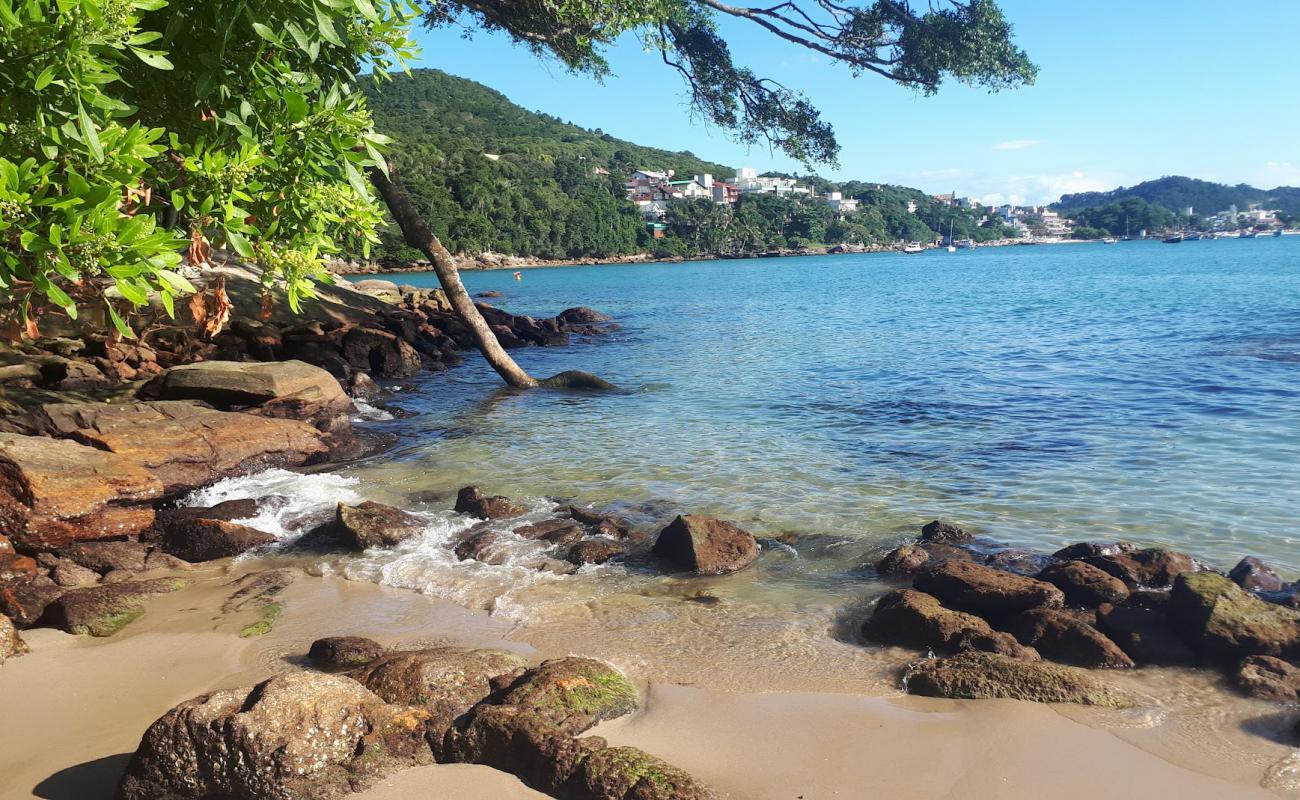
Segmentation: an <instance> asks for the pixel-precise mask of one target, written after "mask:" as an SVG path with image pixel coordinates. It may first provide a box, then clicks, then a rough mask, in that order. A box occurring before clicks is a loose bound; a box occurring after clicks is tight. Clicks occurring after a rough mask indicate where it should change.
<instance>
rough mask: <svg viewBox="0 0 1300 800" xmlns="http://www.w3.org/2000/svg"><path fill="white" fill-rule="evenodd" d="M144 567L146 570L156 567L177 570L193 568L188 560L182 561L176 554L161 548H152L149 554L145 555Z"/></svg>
mask: <svg viewBox="0 0 1300 800" xmlns="http://www.w3.org/2000/svg"><path fill="white" fill-rule="evenodd" d="M144 568H145V571H146V572H148V571H149V570H154V569H165V570H171V571H173V572H175V571H178V570H188V569H191V566H190V563H189V562H188V561H182V560H181V559H179V558H177V557H176V556H173V555H169V554H167V553H164V552H163V551H161V550H150V551H149V555H147V556H145V559H144Z"/></svg>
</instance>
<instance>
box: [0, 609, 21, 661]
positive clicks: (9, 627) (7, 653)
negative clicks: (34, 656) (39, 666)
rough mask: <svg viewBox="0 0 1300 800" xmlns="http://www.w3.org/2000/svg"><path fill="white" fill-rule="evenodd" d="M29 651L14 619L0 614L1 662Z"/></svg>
mask: <svg viewBox="0 0 1300 800" xmlns="http://www.w3.org/2000/svg"><path fill="white" fill-rule="evenodd" d="M26 652H27V643H26V642H24V641H23V637H21V636H19V635H18V628H16V627H15V626H14V623H13V620H11V619H9V618H8V617H5V616H0V664H3V663H5V662H6V661H8V660H9V659H11V658H13V657H14V656H18V655H22V654H23V653H26Z"/></svg>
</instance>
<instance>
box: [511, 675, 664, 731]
mask: <svg viewBox="0 0 1300 800" xmlns="http://www.w3.org/2000/svg"><path fill="white" fill-rule="evenodd" d="M638 699H639V698H638V695H637V691H636V687H634V686H633V685H632V684H631V683H630V682H629V681H628V679H627V678H625V677H624V676H623V674H622V673H620V672H619V671H618V670H616V669H614V668H613V667H611V666H610V665H608V664H606V663H604V662H602V661H597V660H595V659H591V658H576V657H569V658H556V659H552V660H550V661H545V662H543V663H542V664H541V666H539V667H537V668H536V669H531V670H529V671H528V672H526V673H525V674H524V676H523V677H522V678H520V679H519V680H518V681H517V682H516V683H515V684H514V685H513V686H512V687H511V688H510V690H509V691H508V692H507V693H506V694H505V696H504V697H503V698H502V699H501V703H502V704H503V705H513V706H517V707H518V708H519V709H520V710H521V711H530V712H534V713H537V714H540V715H541V716H543V717H545V718H546V719H548V720H550V721H551V722H553V723H555V724H556V725H558V726H559V727H560V728H561V729H562V730H563V731H565V732H566V733H568V734H570V735H575V736H576V735H577V734H579V733H582V732H583V731H586V730H589V729H590V728H592V727H593V726H595V725H596V724H597V723H598V722H601V721H603V720H607V719H614V718H615V717H621V716H623V715H624V714H630V713H632V712H633V711H636V709H637V705H638Z"/></svg>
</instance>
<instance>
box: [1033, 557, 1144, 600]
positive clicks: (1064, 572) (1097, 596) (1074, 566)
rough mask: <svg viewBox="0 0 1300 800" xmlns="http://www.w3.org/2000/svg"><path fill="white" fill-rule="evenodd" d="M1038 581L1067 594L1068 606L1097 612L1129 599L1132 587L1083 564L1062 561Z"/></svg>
mask: <svg viewBox="0 0 1300 800" xmlns="http://www.w3.org/2000/svg"><path fill="white" fill-rule="evenodd" d="M1036 577H1037V578H1038V580H1040V581H1047V582H1048V583H1050V584H1052V585H1053V586H1055V587H1056V588H1058V589H1060V590H1061V591H1062V592H1064V593H1065V602H1067V603H1069V604H1070V605H1073V606H1083V607H1084V608H1096V607H1097V606H1099V605H1101V604H1102V603H1122V602H1124V601H1125V600H1127V599H1128V594H1129V591H1128V586H1126V585H1125V584H1124V582H1123V581H1122V580H1120V579H1119V578H1116V577H1115V576H1114V575H1111V574H1110V573H1108V572H1106V571H1105V570H1102V569H1099V568H1097V567H1094V566H1092V565H1091V564H1086V563H1084V562H1082V561H1058V562H1056V563H1055V564H1051V565H1049V566H1047V567H1046V568H1044V569H1043V571H1042V572H1040V573H1038V575H1037V576H1036Z"/></svg>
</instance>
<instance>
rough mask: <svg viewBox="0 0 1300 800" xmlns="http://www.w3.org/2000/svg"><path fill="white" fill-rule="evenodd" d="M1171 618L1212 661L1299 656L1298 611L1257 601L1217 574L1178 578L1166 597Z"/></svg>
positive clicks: (1196, 574)
mask: <svg viewBox="0 0 1300 800" xmlns="http://www.w3.org/2000/svg"><path fill="white" fill-rule="evenodd" d="M1169 619H1170V622H1172V623H1173V626H1174V629H1175V630H1176V631H1178V632H1179V633H1180V634H1181V635H1182V637H1183V639H1185V640H1186V641H1188V642H1189V643H1191V644H1192V645H1193V647H1195V648H1196V649H1197V650H1199V651H1200V652H1201V654H1203V655H1205V656H1208V657H1211V658H1219V659H1225V660H1232V661H1239V660H1241V659H1244V658H1245V657H1246V656H1252V655H1265V656H1277V657H1280V658H1300V611H1295V610H1293V609H1289V608H1284V607H1282V606H1279V605H1274V604H1273V603H1268V602H1265V601H1263V600H1260V599H1259V598H1258V597H1255V596H1254V595H1251V594H1248V593H1247V592H1245V591H1244V590H1242V588H1241V587H1240V586H1238V585H1237V584H1235V583H1233V582H1232V581H1230V580H1228V579H1227V578H1225V577H1224V576H1222V575H1219V574H1217V573H1213V572H1185V573H1183V574H1181V575H1179V576H1178V578H1177V580H1175V582H1174V588H1173V590H1172V591H1171V592H1170V594H1169Z"/></svg>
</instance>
